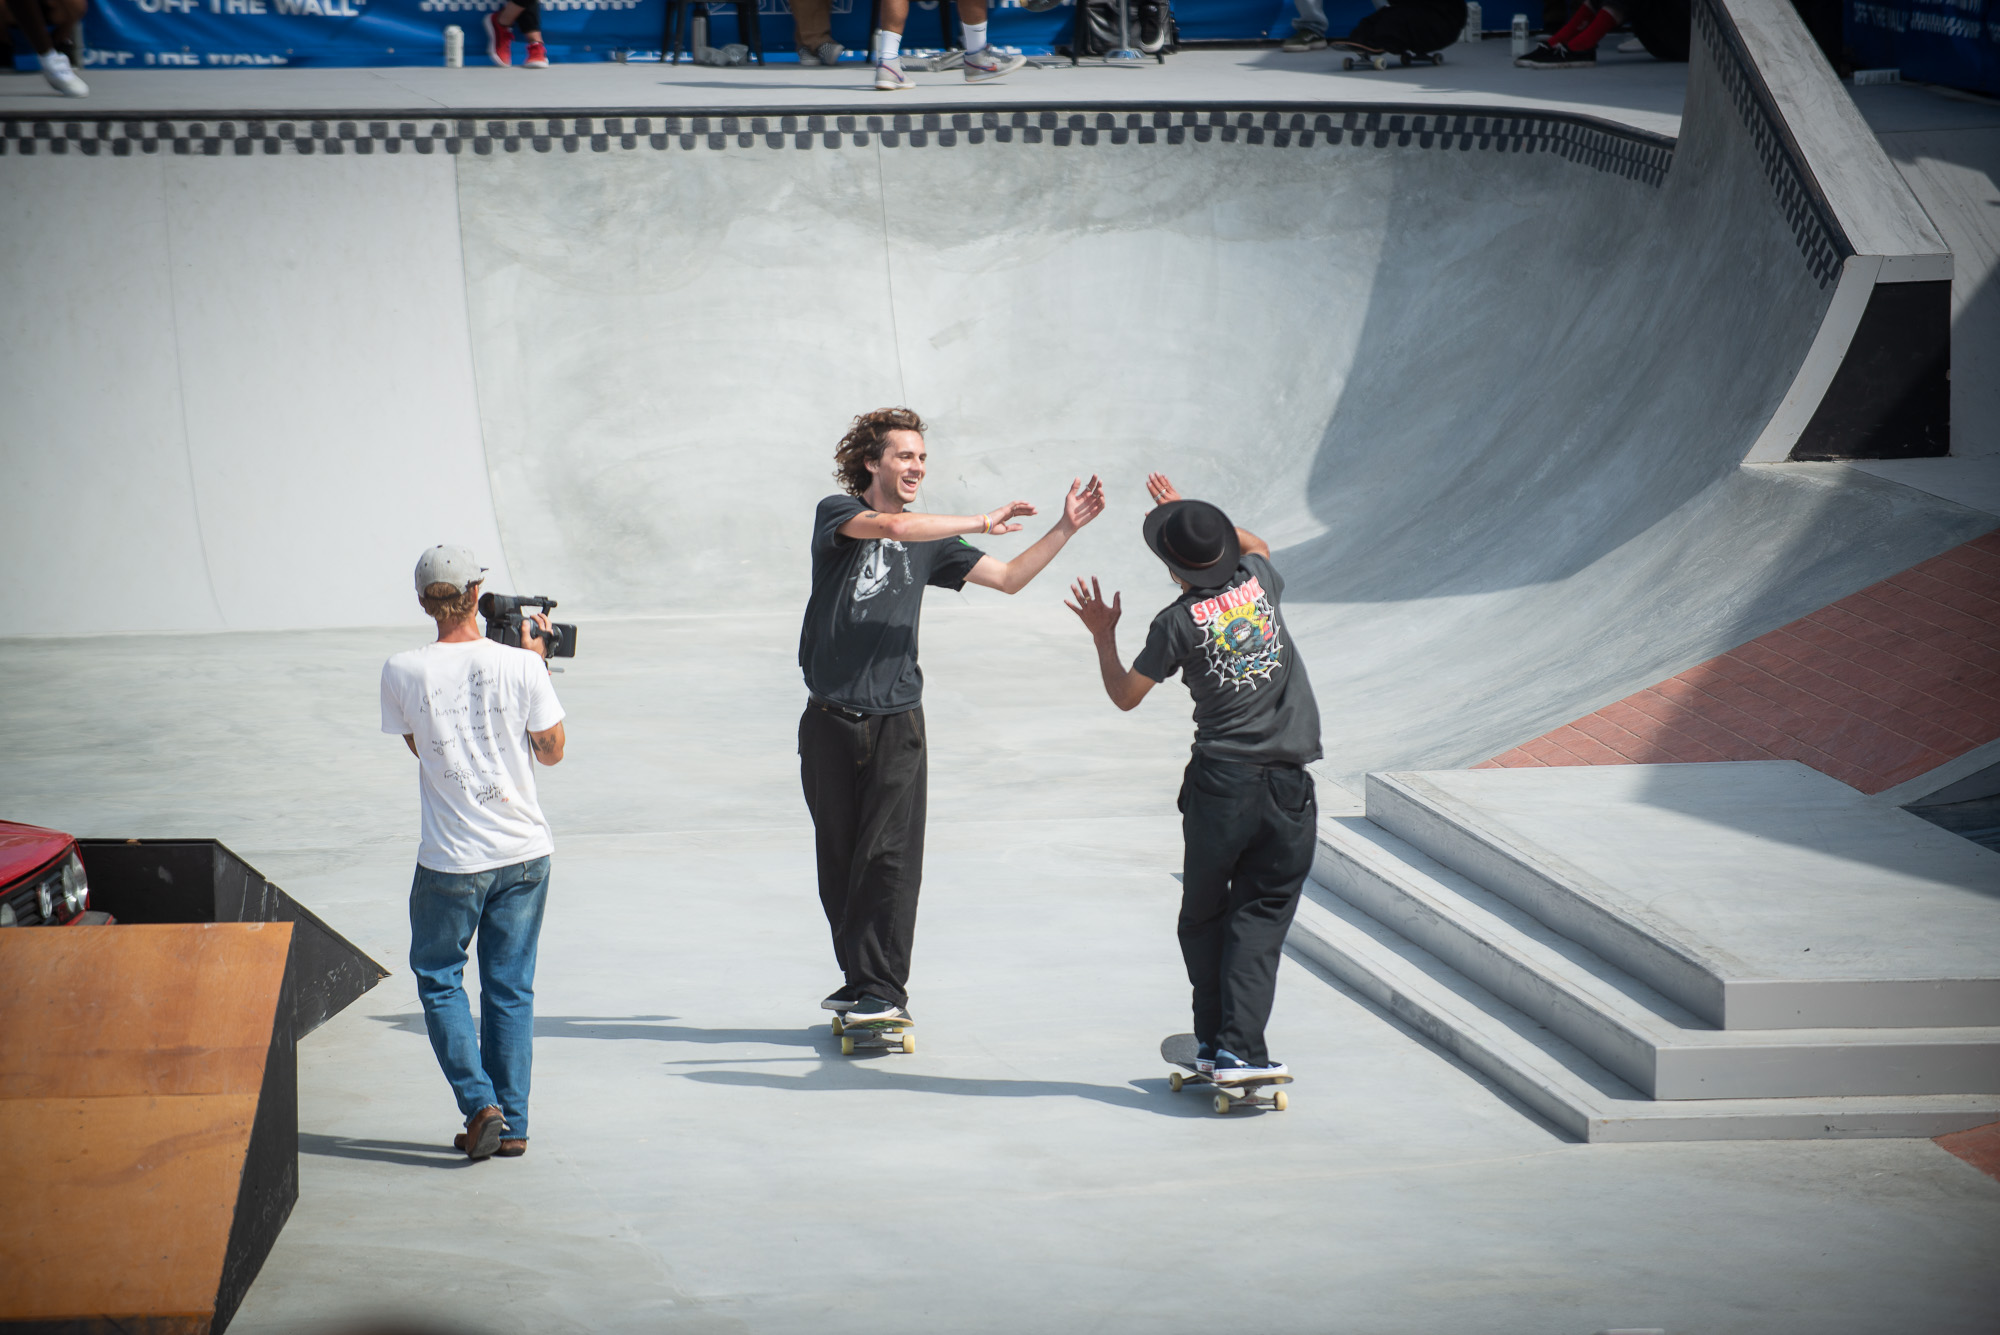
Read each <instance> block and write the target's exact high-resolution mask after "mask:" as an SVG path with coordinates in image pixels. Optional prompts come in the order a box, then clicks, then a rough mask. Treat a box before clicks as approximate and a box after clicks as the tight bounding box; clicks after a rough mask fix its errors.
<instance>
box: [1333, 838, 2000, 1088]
mask: <svg viewBox="0 0 2000 1335" xmlns="http://www.w3.org/2000/svg"><path fill="white" fill-rule="evenodd" d="M1319 845H1320V847H1319V857H1318V859H1317V863H1316V865H1315V867H1314V871H1313V875H1314V877H1315V879H1316V880H1317V881H1318V882H1319V883H1320V885H1321V886H1323V887H1325V888H1327V889H1330V890H1331V891H1333V892H1334V893H1335V894H1337V895H1339V896H1340V897H1341V898H1342V899H1344V900H1346V901H1347V902H1348V903H1350V904H1352V905H1354V906H1355V907H1357V908H1359V909H1360V910H1361V911H1362V912H1364V913H1366V914H1367V915H1368V916H1369V917H1371V918H1373V919H1374V920H1375V921H1376V922H1378V923H1380V924H1382V925H1384V926H1386V927H1389V928H1391V929H1393V930H1394V931H1395V932H1397V933H1398V934H1400V935H1401V936H1403V937H1405V938H1406V939H1408V940H1409V941H1411V942H1412V943H1414V944H1415V945H1417V946H1419V947H1421V948H1422V949H1423V950H1425V951H1426V952H1427V953H1429V954H1430V955H1432V956H1434V957H1436V958H1437V959H1438V960H1440V961H1442V962H1443V963H1444V964H1446V965H1448V966H1449V967H1451V968H1453V969H1455V970H1456V971H1458V972H1459V973H1461V974H1463V975H1464V976H1465V977H1467V978H1469V979H1471V980H1472V981H1473V982H1475V983H1477V984H1479V985H1480V986H1481V987H1483V988H1486V989H1487V990H1488V991H1490V992H1492V993H1493V994H1494V995H1495V996H1497V997H1499V998H1500V999H1502V1000H1503V1001H1505V1002H1506V1003H1507V1004H1509V1005H1511V1006H1513V1007H1514V1008H1516V1009H1518V1010H1519V1011H1521V1012H1523V1013H1524V1014H1525V1015H1527V1016H1528V1017H1529V1018H1531V1019H1532V1020H1533V1021H1535V1022H1536V1023H1538V1024H1541V1025H1544V1026H1546V1027H1547V1028H1548V1029H1549V1030H1551V1031H1552V1032H1553V1033H1555V1034H1556V1035H1558V1036H1559V1037H1561V1038H1562V1039H1564V1040H1566V1041H1568V1042H1569V1043H1571V1044H1573V1045H1575V1046H1576V1047H1577V1048H1579V1049H1581V1050H1582V1051H1583V1052H1584V1053H1586V1054H1588V1055H1589V1056H1590V1057H1591V1058H1592V1059H1593V1060H1595V1061H1596V1062H1598V1063H1599V1064H1600V1065H1602V1066H1604V1067H1605V1068H1607V1069H1608V1070H1610V1071H1612V1072H1614V1073H1615V1074H1617V1075H1618V1076H1619V1077H1620V1078H1622V1079H1623V1080H1625V1081H1626V1082H1627V1083H1629V1084H1630V1085H1632V1086H1633V1087H1634V1088H1635V1089H1636V1090H1637V1091H1638V1092H1639V1093H1641V1094H1643V1095H1646V1096H1649V1097H1651V1098H1654V1099H1718V1098H1797V1097H1808V1096H1815V1095H1840V1096H1853V1095H1905V1094H2000V1029H1996V1028H1969V1027H1968V1028H1926V1029H1777V1030H1743V1029H1730V1030H1725V1029H1716V1028H1714V1027H1713V1026H1710V1025H1708V1024H1706V1023H1705V1022H1703V1021H1702V1020H1701V1019H1700V1018H1699V1017H1698V1016H1696V1015H1694V1014H1692V1013H1690V1012H1689V1011H1687V1010H1686V1009H1684V1008H1683V1007H1681V1006H1679V1005H1677V1004H1675V1003H1674V1001H1673V1000H1671V999H1670V998H1668V997H1666V996H1664V995H1662V994H1661V993H1660V992H1658V991H1657V990H1655V989H1654V988H1652V987H1649V986H1648V985H1647V984H1646V983H1644V982H1642V981H1641V980H1639V979H1637V978H1634V977H1633V976H1632V975H1630V974H1629V973H1626V972H1625V971H1623V970H1621V969H1619V968H1617V967H1616V966H1614V965H1612V964H1610V963H1608V962H1607V961H1605V960H1604V959H1603V958H1602V957H1600V956H1598V955H1596V954H1595V953H1593V952H1591V951H1590V950H1588V949H1586V948H1584V947H1582V946H1580V945H1578V944H1577V943H1575V942H1574V941H1571V940H1569V939H1567V938H1565V937H1564V936H1563V935H1562V934H1561V933H1559V932H1557V931H1555V930H1554V929H1552V928H1550V927H1549V926H1547V925H1546V924H1545V923H1543V922H1541V921H1540V920H1539V919H1537V918H1536V917H1534V916H1533V915H1532V914H1530V913H1528V912H1526V911H1525V910H1523V909H1521V908H1519V907H1518V906H1516V905H1515V904H1513V903H1511V902H1510V901H1508V900H1506V899H1504V898H1502V897H1501V896H1499V895H1496V894H1494V893H1493V892H1492V891H1490V890H1487V889H1485V888H1484V887H1482V886H1480V885H1478V884H1477V883H1475V882H1474V881H1472V880H1470V879H1469V878H1467V877H1465V876H1462V875H1460V874H1459V873H1457V872H1455V871H1453V870H1451V869H1450V868H1449V867H1446V866H1444V865H1443V864H1442V863H1440V862H1438V861H1437V860H1435V859H1433V858H1431V857H1429V856H1428V855H1426V854H1425V853H1423V852H1422V851H1420V850H1419V849H1417V848H1414V847H1412V846H1411V845H1410V844H1409V843H1407V842H1405V841H1404V840H1402V839H1400V838H1398V837H1397V836H1396V835H1394V834H1391V833H1389V832H1388V831H1386V830H1384V829H1382V828H1381V827H1380V826H1378V825H1375V824H1374V823H1372V822H1371V821H1369V820H1367V819H1365V818H1362V817H1359V816H1339V817H1330V818H1327V819H1324V820H1322V821H1321V823H1320V836H1319Z"/></svg>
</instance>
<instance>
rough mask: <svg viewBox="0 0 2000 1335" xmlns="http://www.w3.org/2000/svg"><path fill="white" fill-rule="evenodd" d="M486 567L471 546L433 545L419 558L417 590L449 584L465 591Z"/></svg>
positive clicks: (477, 581) (483, 572)
mask: <svg viewBox="0 0 2000 1335" xmlns="http://www.w3.org/2000/svg"><path fill="white" fill-rule="evenodd" d="M485 574H486V567H485V566H483V565H481V564H479V558H478V557H476V556H474V555H473V554H472V549H471V548H470V547H442V546H440V547H433V548H431V549H430V550H429V551H427V552H425V553H424V554H423V555H422V556H419V557H418V558H417V592H418V593H422V592H423V591H424V590H425V589H428V588H429V587H430V586H431V585H433V584H449V585H451V587H452V588H454V589H457V590H458V591H459V592H460V593H464V592H465V589H466V586H467V585H468V584H477V583H479V581H480V578H481V577H482V576H483V575H485Z"/></svg>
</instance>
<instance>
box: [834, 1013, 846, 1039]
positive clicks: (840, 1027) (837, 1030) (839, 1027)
mask: <svg viewBox="0 0 2000 1335" xmlns="http://www.w3.org/2000/svg"><path fill="white" fill-rule="evenodd" d="M846 1032H847V1026H846V1025H844V1024H842V1023H841V1022H840V1017H839V1016H838V1015H836V1016H834V1017H833V1036H834V1037H835V1038H839V1037H840V1036H841V1035H842V1034H844V1033H846Z"/></svg>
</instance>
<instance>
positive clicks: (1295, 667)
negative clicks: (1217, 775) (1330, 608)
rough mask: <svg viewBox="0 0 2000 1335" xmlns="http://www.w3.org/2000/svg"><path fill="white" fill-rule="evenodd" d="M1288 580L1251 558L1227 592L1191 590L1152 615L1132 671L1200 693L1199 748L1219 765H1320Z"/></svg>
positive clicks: (1314, 708)
mask: <svg viewBox="0 0 2000 1335" xmlns="http://www.w3.org/2000/svg"><path fill="white" fill-rule="evenodd" d="M1284 591H1285V581H1284V578H1283V577H1282V576H1280V575H1279V574H1278V572H1277V569H1276V568H1275V567H1274V566H1272V564H1271V563H1270V562H1269V561H1268V560H1266V559H1265V558H1264V557H1262V556H1249V555H1246V556H1245V557H1244V558H1243V559H1242V561H1241V562H1240V563H1238V565H1237V567H1236V573H1235V574H1234V575H1232V576H1231V577H1230V580H1229V583H1228V584H1226V585H1224V586H1223V587H1222V588H1220V589H1189V590H1188V591H1186V592H1185V593H1183V594H1182V595H1181V596H1180V597H1178V598H1176V599H1175V600H1174V601H1173V602H1172V603H1170V604H1169V605H1168V606H1166V607H1164V608H1162V609H1161V611H1160V614H1159V615H1158V616H1156V617H1154V618H1153V624H1152V626H1151V627H1150V628H1149V629H1148V630H1147V632H1146V647H1145V648H1144V649H1141V650H1140V651H1139V656H1138V657H1137V658H1135V659H1133V660H1132V670H1133V671H1134V672H1138V673H1141V674H1142V675H1144V676H1148V677H1151V678H1152V679H1153V680H1154V681H1165V680H1167V679H1168V678H1169V677H1171V676H1173V675H1174V674H1175V673H1176V672H1178V673H1180V674H1181V680H1182V681H1184V682H1186V683H1187V688H1188V694H1190V695H1192V696H1193V697H1194V749H1195V750H1196V751H1198V752H1200V753H1202V754H1203V755H1207V756H1213V757H1214V758H1215V759H1217V760H1238V761H1245V762H1247V763H1249V764H1253V765H1271V764H1286V765H1303V764H1305V763H1307V762H1308V761H1312V760H1318V759H1319V758H1320V755H1321V754H1322V753H1321V751H1320V745H1319V704H1318V702H1317V701H1315V700H1314V699H1313V692H1312V683H1311V682H1309V681H1307V680H1306V666H1305V664H1304V663H1301V662H1300V661H1299V651H1298V648H1297V646H1296V645H1294V644H1293V643H1292V637H1291V632H1290V631H1288V630H1286V629H1285V618H1284V615H1283V614H1282V613H1281V612H1280V611H1279V610H1278V600H1279V598H1280V596H1281V595H1283V593H1284Z"/></svg>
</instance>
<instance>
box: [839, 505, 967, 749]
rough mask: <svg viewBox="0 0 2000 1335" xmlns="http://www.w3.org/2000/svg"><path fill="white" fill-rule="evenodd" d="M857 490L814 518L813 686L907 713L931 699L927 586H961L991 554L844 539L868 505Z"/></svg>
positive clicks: (952, 544)
mask: <svg viewBox="0 0 2000 1335" xmlns="http://www.w3.org/2000/svg"><path fill="white" fill-rule="evenodd" d="M867 508H868V506H867V504H866V503H865V502H863V501H862V500H861V499H860V498H859V497H856V496H829V497H827V498H826V499H825V500H823V501H821V502H820V503H819V511H818V513H816V514H815V515H814V516H813V536H812V596H811V597H810V598H808V599H807V600H806V617H805V624H804V625H802V626H801V627H800V628H799V667H800V668H801V669H802V670H803V671H804V672H805V678H806V689H807V690H809V691H811V692H812V693H813V694H814V695H817V696H819V697H820V698H821V699H823V700H831V701H832V702H833V703H834V704H837V705H844V706H846V707H847V708H849V709H854V710H859V711H860V712H862V713H864V714H900V713H902V712H903V711H904V710H906V709H915V708H916V707H917V706H918V705H920V704H922V703H923V697H924V673H923V669H922V668H920V667H918V666H917V618H918V616H919V615H920V614H921V613H922V612H923V606H924V589H925V587H926V586H929V585H936V586H937V587H938V588H940V589H962V588H964V587H965V577H966V576H967V575H969V574H971V573H972V567H974V566H976V565H978V564H979V558H980V557H981V556H983V555H985V553H984V552H982V551H980V550H979V549H978V548H977V547H974V546H973V545H972V544H971V543H969V542H967V541H966V540H965V539H964V538H942V539H939V540H938V541H936V542H895V541H892V540H890V539H888V538H843V537H842V536H840V526H841V525H842V524H845V523H846V522H847V521H848V520H850V519H852V518H854V516H856V515H858V514H861V513H862V512H863V511H865V510H867Z"/></svg>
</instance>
